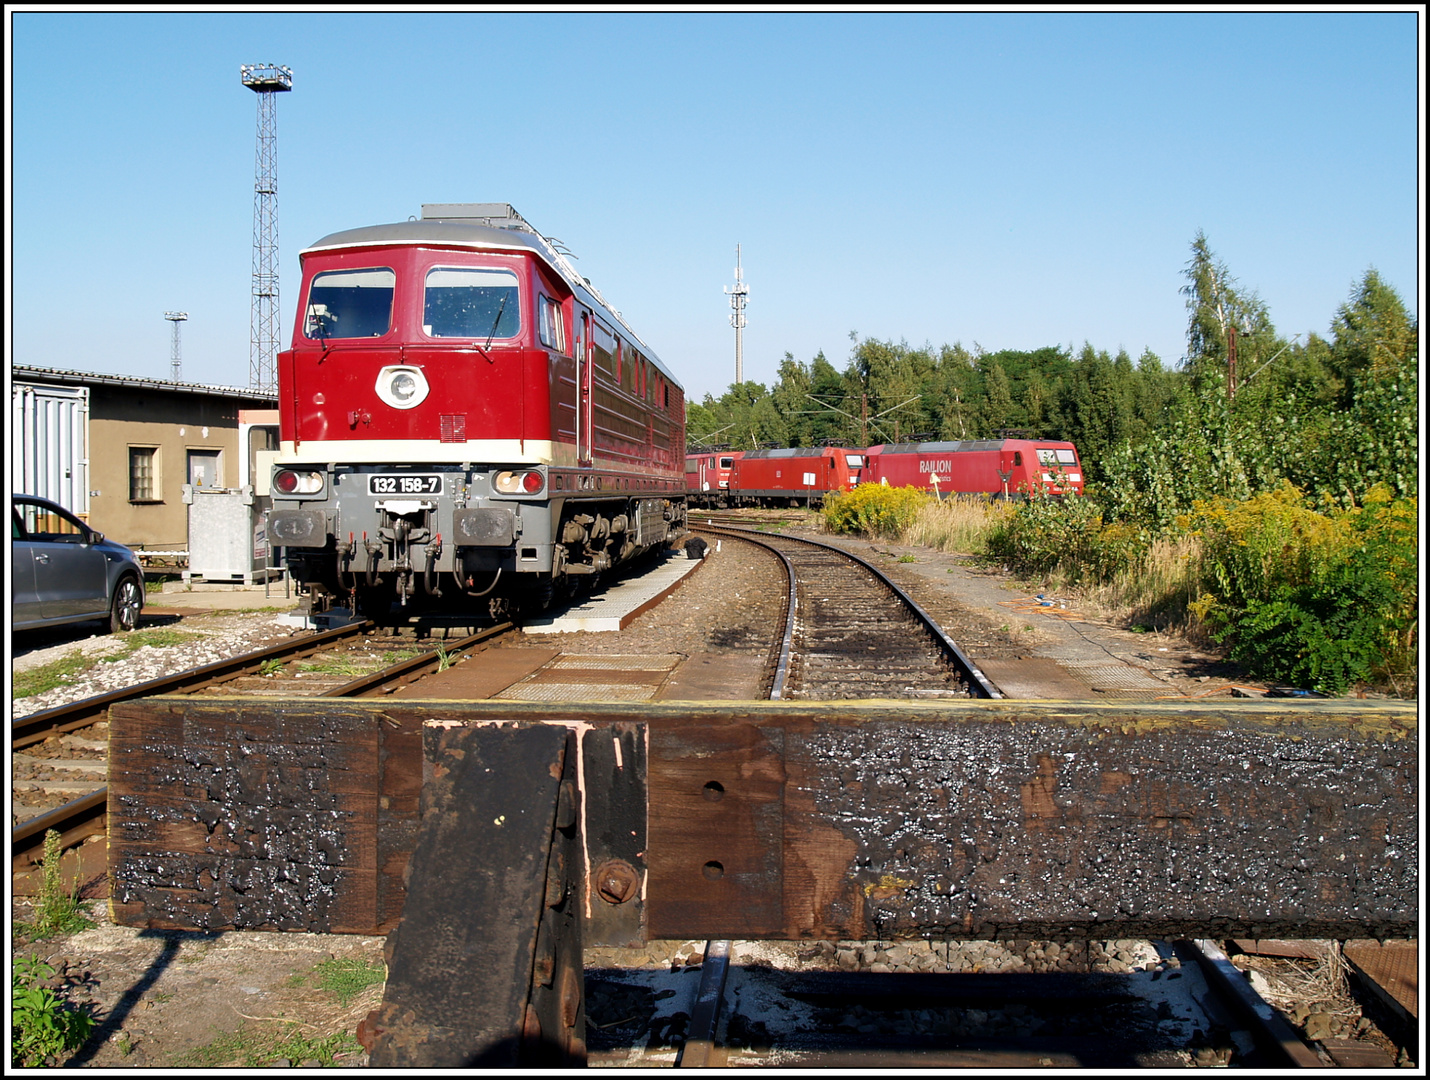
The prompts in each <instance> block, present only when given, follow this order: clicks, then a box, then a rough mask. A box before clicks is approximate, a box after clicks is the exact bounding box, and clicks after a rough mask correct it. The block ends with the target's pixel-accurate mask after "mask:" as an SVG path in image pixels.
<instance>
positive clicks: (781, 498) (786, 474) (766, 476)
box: [730, 446, 864, 506]
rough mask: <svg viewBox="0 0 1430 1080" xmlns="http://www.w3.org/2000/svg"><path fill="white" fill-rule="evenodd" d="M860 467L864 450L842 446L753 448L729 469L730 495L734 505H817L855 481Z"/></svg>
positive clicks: (858, 477) (848, 488)
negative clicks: (786, 448) (826, 496)
mask: <svg viewBox="0 0 1430 1080" xmlns="http://www.w3.org/2000/svg"><path fill="white" fill-rule="evenodd" d="M863 468H864V454H863V452H862V451H859V450H850V449H846V448H845V447H836V446H827V447H824V448H822V449H808V448H806V449H797V448H790V449H788V450H753V451H750V452H748V453H746V454H745V455H744V456H743V457H741V458H740V459H739V460H737V461H736V462H735V465H734V467H733V468H732V469H731V470H730V498H731V501H732V502H734V504H735V505H737V506H761V505H763V506H800V505H804V506H818V505H819V504H820V503H822V502H823V501H824V496H825V495H826V494H827V493H829V492H831V491H849V490H850V489H851V488H853V487H854V486H855V485H856V484H858V483H859V482H860V476H861V474H862V471H863Z"/></svg>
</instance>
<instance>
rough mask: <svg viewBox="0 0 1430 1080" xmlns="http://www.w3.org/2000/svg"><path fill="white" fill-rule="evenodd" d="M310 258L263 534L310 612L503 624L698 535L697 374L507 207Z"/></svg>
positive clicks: (456, 210) (394, 229)
mask: <svg viewBox="0 0 1430 1080" xmlns="http://www.w3.org/2000/svg"><path fill="white" fill-rule="evenodd" d="M422 210H423V212H422V218H421V220H410V221H406V222H399V223H396V224H390V225H374V226H369V227H366V228H359V229H352V230H348V231H345V232H338V233H333V234H332V235H330V236H325V237H323V239H321V240H319V241H318V242H317V243H315V244H314V245H313V246H312V247H310V248H308V250H306V251H304V252H302V255H301V259H302V271H303V276H302V286H301V291H300V294H299V302H298V318H297V320H296V324H295V326H294V329H293V339H292V340H293V343H292V348H290V349H288V350H287V351H285V352H282V353H280V354H279V356H278V398H279V408H280V414H279V437H280V452H279V458H278V461H277V463H276V465H275V468H274V473H273V483H272V494H273V509H272V511H271V512H270V515H269V521H268V529H269V535H270V536H271V537H272V539H273V543H274V544H276V545H278V546H281V547H283V548H284V551H285V556H286V561H287V565H288V567H289V569H290V571H291V572H292V574H293V576H294V578H295V579H296V580H297V581H299V582H300V583H302V584H304V585H305V586H307V588H308V589H309V590H310V593H311V596H312V608H313V610H314V611H315V612H316V611H321V610H324V609H326V608H327V607H328V606H330V605H331V604H333V603H334V602H337V603H344V602H351V603H352V604H353V605H354V606H355V607H356V608H357V609H359V610H362V611H364V612H366V613H371V614H381V613H384V612H386V611H388V610H389V609H390V608H391V605H392V603H393V602H394V601H397V602H400V603H401V604H404V605H405V604H407V603H408V602H409V601H411V600H414V599H416V598H418V597H419V596H420V597H424V598H426V599H427V600H429V601H438V600H440V601H442V602H443V603H444V604H449V605H453V606H455V607H457V608H459V609H461V610H463V611H471V610H472V609H473V608H475V607H476V606H477V605H486V606H487V607H488V608H489V609H490V611H491V613H492V614H493V615H497V616H504V615H508V614H510V613H512V612H513V611H515V610H517V609H518V608H521V609H536V608H539V607H543V606H545V605H546V604H547V603H549V602H550V600H551V599H552V597H553V595H554V593H555V592H556V591H558V590H561V589H563V588H564V587H569V586H571V585H573V584H574V583H576V582H577V581H579V580H582V579H584V580H586V581H588V582H590V581H593V580H594V578H595V576H596V575H599V574H600V573H601V572H602V571H603V570H606V569H607V568H609V567H612V566H615V565H616V564H618V563H621V562H624V561H627V560H629V559H631V558H633V557H635V556H636V555H638V554H640V553H641V552H644V551H648V550H650V549H652V548H655V547H657V546H660V545H664V544H667V543H668V542H671V541H673V540H675V539H677V538H679V537H680V536H682V535H684V533H685V532H686V526H685V479H684V475H683V471H682V464H683V463H682V460H681V459H682V458H683V457H684V450H685V419H684V418H685V401H684V394H683V391H682V389H681V386H680V383H679V382H678V381H677V380H676V379H675V378H674V376H673V375H671V373H670V371H669V370H668V369H667V368H666V367H665V366H664V365H663V364H662V363H661V362H660V360H659V359H658V358H657V357H656V356H655V354H654V353H653V352H652V351H651V350H650V348H649V347H648V346H647V345H645V343H644V342H642V341H641V339H640V338H639V337H638V336H637V335H636V334H635V333H634V331H632V330H631V328H630V327H629V326H627V325H626V323H625V322H624V320H623V319H622V318H621V316H620V315H619V313H617V312H616V311H615V310H614V309H613V308H611V307H610V305H609V304H607V303H606V301H605V300H604V298H603V297H602V296H601V294H600V293H599V292H597V291H596V289H595V288H593V287H592V286H591V285H590V284H589V283H588V282H587V281H586V280H585V279H584V278H582V277H581V276H580V275H579V274H578V273H577V272H576V271H575V270H574V269H573V268H572V266H571V264H570V263H569V262H568V261H567V260H566V259H565V258H564V257H563V256H562V255H561V254H560V253H559V252H557V250H556V249H555V247H554V246H553V245H552V244H551V242H550V241H548V240H547V239H545V238H544V237H543V236H541V235H540V234H539V233H537V232H536V231H535V230H534V229H533V228H532V227H531V226H530V225H529V224H527V222H526V221H525V220H524V219H523V218H522V217H521V215H519V214H517V213H516V211H514V210H513V209H512V208H511V207H510V206H508V205H506V204H504V203H479V204H457V205H450V204H449V205H439V206H424V207H423V208H422Z"/></svg>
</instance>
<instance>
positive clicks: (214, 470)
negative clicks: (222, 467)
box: [189, 450, 223, 488]
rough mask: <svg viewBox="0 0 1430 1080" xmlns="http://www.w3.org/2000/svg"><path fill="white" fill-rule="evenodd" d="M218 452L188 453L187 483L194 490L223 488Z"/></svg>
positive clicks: (197, 451)
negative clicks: (194, 488)
mask: <svg viewBox="0 0 1430 1080" xmlns="http://www.w3.org/2000/svg"><path fill="white" fill-rule="evenodd" d="M219 453H220V451H218V450H190V451H189V483H190V484H192V485H193V486H194V487H196V488H216V487H223V474H222V473H221V472H219Z"/></svg>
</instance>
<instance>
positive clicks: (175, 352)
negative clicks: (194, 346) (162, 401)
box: [164, 311, 189, 382]
mask: <svg viewBox="0 0 1430 1080" xmlns="http://www.w3.org/2000/svg"><path fill="white" fill-rule="evenodd" d="M188 317H189V313H188V312H187V311H166V312H164V318H166V319H168V320H169V321H170V322H171V323H173V324H174V337H173V340H172V341H171V342H170V343H169V378H171V379H173V380H174V381H175V382H178V381H179V369H180V367H181V366H182V363H183V359H182V357H181V356H180V354H179V324H180V323H181V322H183V321H185V320H186V319H187V318H188Z"/></svg>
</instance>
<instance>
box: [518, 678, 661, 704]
mask: <svg viewBox="0 0 1430 1080" xmlns="http://www.w3.org/2000/svg"><path fill="white" fill-rule="evenodd" d="M658 689H659V687H658V686H633V685H631V684H630V683H556V682H519V683H517V684H516V685H515V686H508V687H507V688H506V689H505V690H503V691H502V692H501V693H500V694H498V695H497V697H498V698H500V699H502V700H504V701H650V700H652V699H654V697H655V692H656V690H658Z"/></svg>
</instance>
